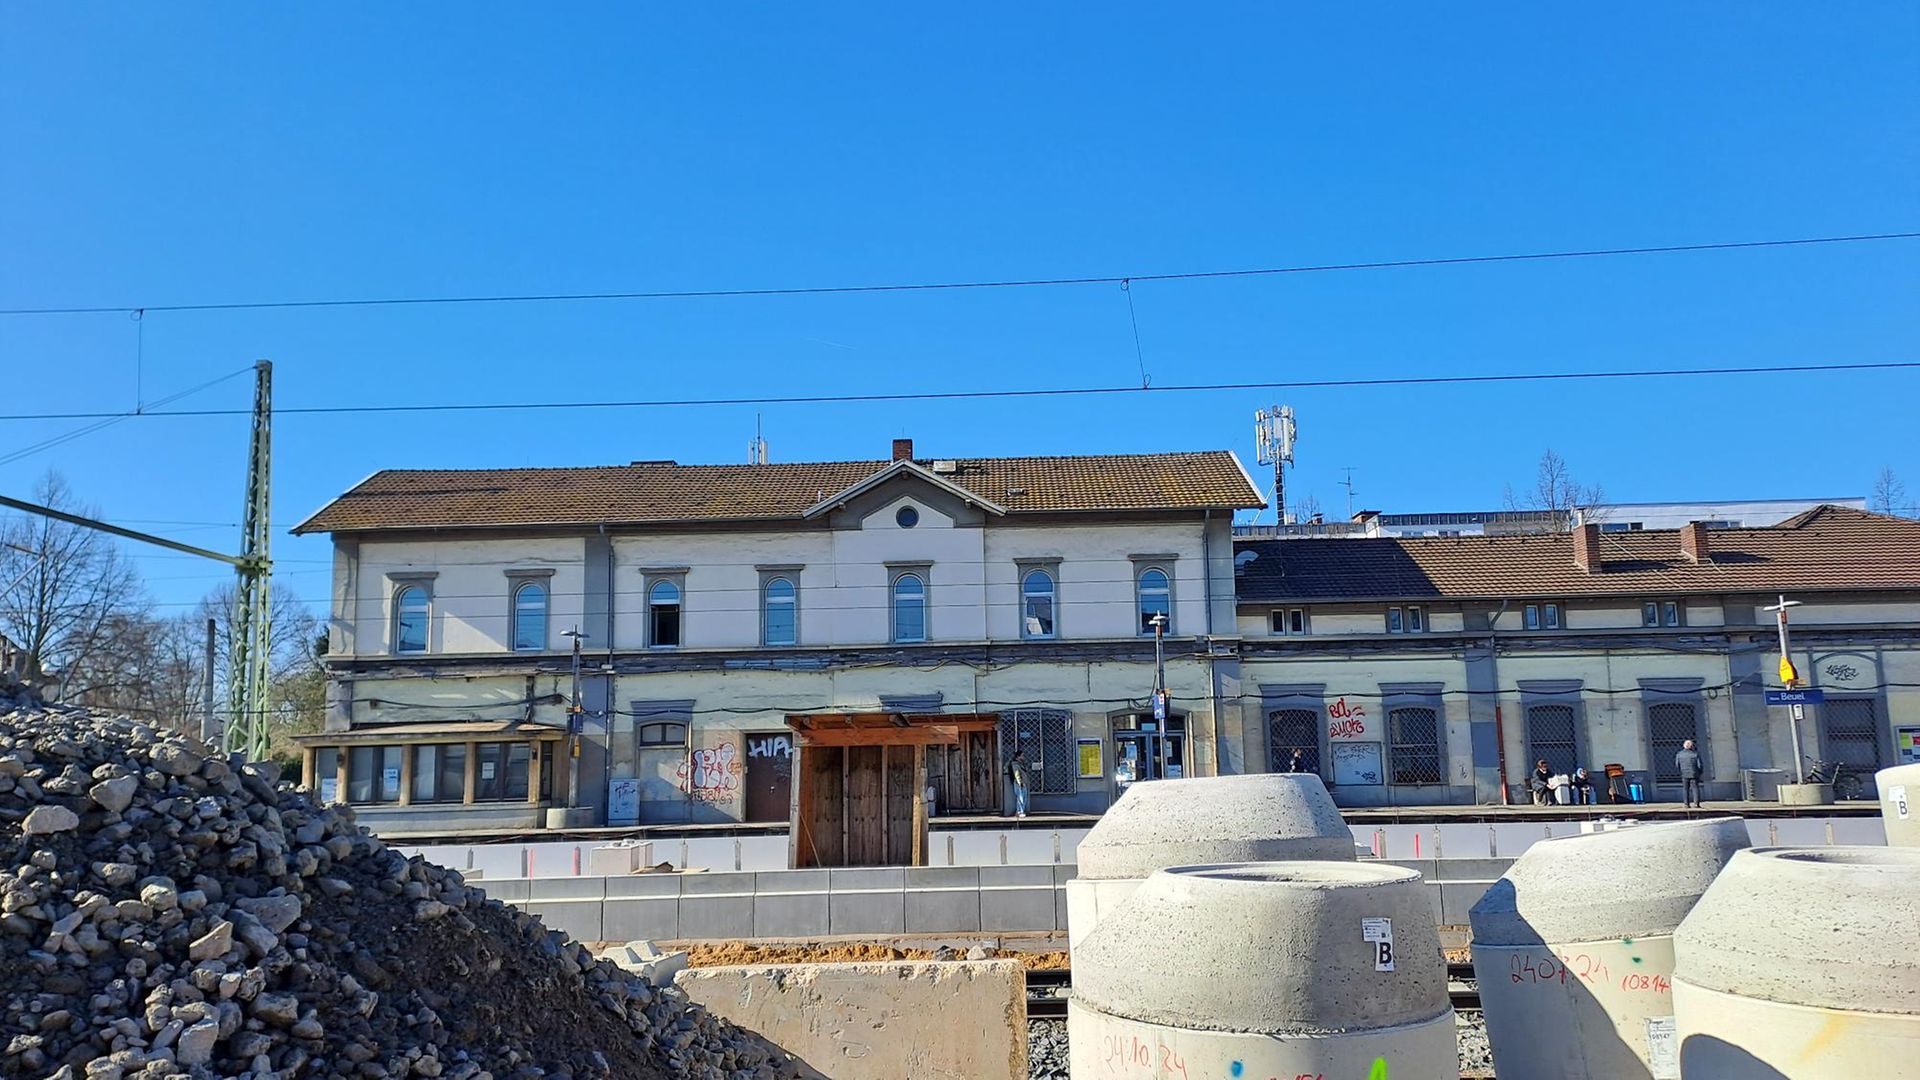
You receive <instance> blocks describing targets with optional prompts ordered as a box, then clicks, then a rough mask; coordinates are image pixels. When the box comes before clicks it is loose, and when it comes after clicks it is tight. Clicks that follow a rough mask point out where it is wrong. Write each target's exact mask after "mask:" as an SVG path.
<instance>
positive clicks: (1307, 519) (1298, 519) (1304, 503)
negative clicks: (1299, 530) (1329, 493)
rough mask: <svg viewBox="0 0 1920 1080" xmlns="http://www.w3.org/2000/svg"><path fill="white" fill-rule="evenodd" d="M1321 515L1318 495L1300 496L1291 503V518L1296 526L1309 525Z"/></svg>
mask: <svg viewBox="0 0 1920 1080" xmlns="http://www.w3.org/2000/svg"><path fill="white" fill-rule="evenodd" d="M1321 513H1322V511H1321V509H1320V497H1319V496H1318V495H1302V496H1301V497H1300V498H1298V499H1295V500H1294V501H1293V512H1292V516H1293V521H1294V524H1296V525H1307V524H1311V523H1312V521H1313V519H1314V518H1316V517H1319V516H1320V515H1321Z"/></svg>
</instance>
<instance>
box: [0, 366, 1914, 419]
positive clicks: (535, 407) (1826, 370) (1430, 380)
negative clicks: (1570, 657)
mask: <svg viewBox="0 0 1920 1080" xmlns="http://www.w3.org/2000/svg"><path fill="white" fill-rule="evenodd" d="M1914 369H1920V360H1890V361H1876V362H1860V363H1798V364H1741V365H1729V366H1724V367H1691V368H1634V369H1608V370H1600V371H1537V372H1508V373H1502V374H1493V375H1400V376H1383V377H1379V378H1366V379H1286V380H1267V381H1261V382H1231V383H1226V382H1223V383H1184V384H1174V385H1167V386H1064V387H1046V388H1039V389H1031V390H929V391H906V392H900V393H870V394H785V395H763V396H757V397H730V398H726V397H708V398H655V399H635V400H626V401H545V402H534V401H499V402H476V403H470V404H462V403H456V402H439V403H421V404H412V405H300V406H290V407H289V406H275V408H274V410H273V413H274V415H275V416H338V415H345V414H379V413H467V412H516V411H539V410H584V409H664V408H710V407H724V406H743V405H840V404H871V403H898V402H911V401H965V400H979V399H1017V398H1061V397H1086V396H1114V395H1126V394H1191V393H1232V392H1241V391H1251V390H1262V391H1266V390H1327V389H1369V388H1379V387H1396V386H1472V385H1481V384H1499V383H1525V382H1580V381H1604V380H1616V379H1653V378H1693V377H1711V376H1732V375H1790V374H1806V373H1821V374H1832V373H1836V372H1847V371H1910V370H1914ZM251 414H252V410H250V409H174V410H169V411H166V412H156V411H154V410H152V409H148V410H147V411H146V412H144V413H141V414H140V415H142V416H176V417H207V416H249V415H251ZM130 415H132V414H130V413H126V414H122V413H87V412H73V413H11V414H0V421H6V420H89V419H97V418H100V417H106V416H130Z"/></svg>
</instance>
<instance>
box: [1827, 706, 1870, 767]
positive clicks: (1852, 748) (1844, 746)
mask: <svg viewBox="0 0 1920 1080" xmlns="http://www.w3.org/2000/svg"><path fill="white" fill-rule="evenodd" d="M1820 716H1821V719H1822V720H1824V721H1825V722H1826V728H1827V756H1828V757H1830V758H1832V759H1834V760H1835V761H1838V762H1841V763H1843V764H1845V765H1846V766H1847V767H1849V768H1851V769H1857V770H1859V771H1861V772H1864V773H1867V774H1868V775H1869V776H1871V775H1872V773H1873V772H1874V771H1875V770H1876V769H1879V768H1880V766H1881V765H1882V764H1883V762H1882V761H1881V760H1880V709H1879V703H1878V702H1876V701H1874V700H1873V699H1872V698H1828V699H1827V703H1826V704H1825V705H1822V706H1821V707H1820Z"/></svg>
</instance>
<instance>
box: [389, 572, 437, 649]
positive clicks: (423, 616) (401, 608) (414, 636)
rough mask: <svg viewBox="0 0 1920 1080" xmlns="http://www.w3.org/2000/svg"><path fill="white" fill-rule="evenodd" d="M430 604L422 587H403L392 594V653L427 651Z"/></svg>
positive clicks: (424, 588)
mask: <svg viewBox="0 0 1920 1080" xmlns="http://www.w3.org/2000/svg"><path fill="white" fill-rule="evenodd" d="M430 607H431V602H430V601H429V600H428V598H427V590H426V587H425V586H422V585H403V586H401V587H400V591H398V592H396V593H394V594H393V651H394V652H397V653H414V652H426V651H427V620H428V611H429V608H430Z"/></svg>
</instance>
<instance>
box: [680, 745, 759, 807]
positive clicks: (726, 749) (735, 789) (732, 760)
mask: <svg viewBox="0 0 1920 1080" xmlns="http://www.w3.org/2000/svg"><path fill="white" fill-rule="evenodd" d="M742 771H744V770H743V769H742V766H741V764H740V751H739V750H737V749H735V748H734V745H733V744H732V743H730V742H729V743H721V744H720V745H718V746H702V747H699V748H697V749H695V750H694V751H693V753H691V754H689V755H688V756H687V760H685V761H683V762H681V763H680V769H679V772H678V779H679V781H680V790H681V791H684V792H686V793H687V797H688V798H690V799H693V800H694V801H696V802H727V801H729V800H731V799H734V798H736V797H738V796H739V794H740V774H741V772H742Z"/></svg>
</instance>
